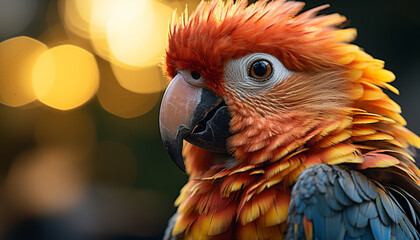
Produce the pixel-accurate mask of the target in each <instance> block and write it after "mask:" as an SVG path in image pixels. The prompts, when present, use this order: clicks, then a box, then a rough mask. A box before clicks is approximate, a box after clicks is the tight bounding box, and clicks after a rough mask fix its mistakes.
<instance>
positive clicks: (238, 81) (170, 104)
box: [160, 0, 420, 176]
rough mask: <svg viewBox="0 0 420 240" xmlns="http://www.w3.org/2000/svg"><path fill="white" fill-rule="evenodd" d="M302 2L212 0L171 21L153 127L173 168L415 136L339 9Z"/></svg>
mask: <svg viewBox="0 0 420 240" xmlns="http://www.w3.org/2000/svg"><path fill="white" fill-rule="evenodd" d="M303 6H304V3H302V2H294V1H258V2H256V3H255V4H252V5H249V6H247V1H245V0H240V1H236V3H234V2H233V1H227V2H224V1H216V0H213V1H210V2H202V3H201V4H200V5H199V6H198V8H197V9H196V11H195V12H194V13H193V14H192V15H191V16H188V14H187V13H184V14H183V15H182V16H181V17H180V19H179V21H174V23H172V25H171V29H170V34H169V43H168V46H167V49H166V54H165V56H164V61H163V68H164V71H165V73H166V75H167V76H169V78H171V79H172V80H171V82H170V84H169V86H168V88H167V90H166V92H165V94H164V97H163V100H162V103H161V110H160V130H161V136H162V139H163V142H164V145H165V147H166V149H167V151H168V153H169V155H170V156H171V158H172V160H173V161H174V162H175V163H176V165H177V166H178V167H179V168H180V169H181V170H183V171H185V170H187V172H188V173H189V174H190V175H191V174H192V175H195V174H198V173H200V174H204V175H208V176H210V175H214V174H216V173H218V172H219V171H221V170H223V169H228V168H230V169H234V168H236V169H238V168H240V167H244V166H245V167H247V166H248V167H252V168H255V167H257V166H262V165H264V164H271V163H274V162H279V161H281V160H282V159H284V158H285V157H286V156H288V155H289V156H290V154H296V153H298V152H299V151H306V153H309V155H311V156H317V157H314V158H310V159H309V160H308V159H305V160H306V164H307V165H311V164H315V163H327V164H339V163H348V162H350V163H358V164H361V163H363V158H362V157H361V156H362V155H363V154H364V153H366V152H368V151H369V149H370V150H371V149H372V148H383V149H389V148H392V149H393V150H398V151H400V150H401V151H402V152H405V150H403V149H402V148H404V147H407V146H408V145H409V144H411V145H414V146H416V147H418V146H420V139H419V138H418V136H417V135H415V134H413V133H412V132H410V131H409V130H407V129H406V128H405V127H404V126H403V125H405V124H406V122H405V120H404V119H403V118H402V117H401V115H400V112H401V109H400V107H399V106H398V104H396V103H395V102H394V101H393V100H391V99H390V98H389V97H388V96H387V95H386V94H385V93H384V92H383V91H382V88H385V89H388V90H390V91H392V92H394V93H396V94H398V90H397V89H396V88H394V87H393V86H391V85H390V84H389V82H391V81H393V80H394V79H395V76H394V74H393V73H392V72H390V71H388V70H385V69H383V67H384V62H383V61H381V60H377V59H374V58H373V57H372V56H370V55H369V54H367V53H365V52H364V51H363V50H362V49H360V48H359V47H358V46H356V45H352V44H349V42H350V41H352V40H354V38H355V37H356V30H355V29H353V28H348V29H341V28H339V26H342V25H343V24H344V23H345V22H346V18H345V17H343V16H341V15H339V14H330V15H319V14H318V12H319V11H320V10H322V9H324V8H326V7H328V5H324V6H320V7H317V8H314V9H311V10H308V11H306V12H304V13H299V12H300V11H301V10H302V8H303ZM384 134H385V135H386V136H385V135H384ZM365 135H366V136H365ZM361 136H365V137H361ZM367 136H369V137H367ZM377 143H380V144H379V145H380V146H378V144H377ZM375 144H376V145H375ZM391 145H392V146H391ZM331 147H334V148H335V149H338V150H336V151H338V152H341V154H338V153H337V152H334V151H333V150H331ZM340 147H343V149H340ZM306 153H305V154H306ZM307 155H308V154H307ZM353 156H356V158H354V157H353ZM355 159H356V160H355ZM186 162H188V163H187V164H185V163H186ZM304 162H305V161H301V163H304ZM185 166H186V167H185ZM410 166H411V165H410ZM185 168H187V169H185ZM297 172H298V170H297Z"/></svg>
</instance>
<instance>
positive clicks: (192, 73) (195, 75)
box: [191, 71, 201, 80]
mask: <svg viewBox="0 0 420 240" xmlns="http://www.w3.org/2000/svg"><path fill="white" fill-rule="evenodd" d="M191 77H192V78H193V79H195V80H198V79H200V78H201V74H200V73H199V72H196V71H192V72H191Z"/></svg>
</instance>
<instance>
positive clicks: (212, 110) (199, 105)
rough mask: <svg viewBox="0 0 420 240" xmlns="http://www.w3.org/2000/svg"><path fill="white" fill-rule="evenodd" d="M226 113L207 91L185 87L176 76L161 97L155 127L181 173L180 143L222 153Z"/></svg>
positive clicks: (219, 102) (227, 112) (181, 77)
mask: <svg viewBox="0 0 420 240" xmlns="http://www.w3.org/2000/svg"><path fill="white" fill-rule="evenodd" d="M230 119H231V117H230V113H229V110H228V108H227V106H226V105H225V104H224V102H223V100H222V99H221V98H219V97H218V96H216V95H215V94H214V93H213V92H211V91H210V90H209V89H207V88H202V87H199V86H194V85H192V84H190V83H188V82H187V81H186V80H185V78H184V75H183V74H179V73H178V74H177V75H176V76H175V77H174V78H173V79H172V81H171V83H170V84H169V86H168V88H167V89H166V91H165V94H164V95H163V99H162V103H161V107H160V115H159V127H160V133H161V137H162V141H163V144H164V146H165V148H166V150H167V151H168V153H169V155H170V157H171V159H172V160H173V161H174V162H175V164H176V165H177V166H178V167H179V168H180V169H181V170H182V171H183V172H185V165H184V160H183V157H182V146H183V140H184V139H185V140H187V141H188V142H190V143H191V144H193V145H195V146H197V147H200V148H203V149H206V150H209V151H212V152H226V151H227V150H226V139H227V138H228V137H229V136H230V135H231V134H230V132H229V122H230Z"/></svg>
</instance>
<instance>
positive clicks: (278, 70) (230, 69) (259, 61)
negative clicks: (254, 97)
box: [223, 52, 294, 93]
mask: <svg viewBox="0 0 420 240" xmlns="http://www.w3.org/2000/svg"><path fill="white" fill-rule="evenodd" d="M223 72H224V83H223V84H224V85H225V86H226V87H227V88H234V89H237V90H241V91H244V92H249V91H254V92H255V93H256V92H260V91H266V90H268V89H271V88H273V87H274V86H276V85H277V84H278V83H280V82H281V81H284V80H286V79H287V78H289V77H290V76H291V75H292V74H293V73H294V72H292V71H290V70H289V69H287V68H286V67H285V66H284V65H283V63H281V62H280V61H279V60H278V59H277V58H276V57H275V56H273V55H270V54H268V53H258V52H257V53H251V54H248V55H246V56H243V57H240V58H236V59H231V60H230V61H228V62H227V63H226V65H225V68H224V70H223Z"/></svg>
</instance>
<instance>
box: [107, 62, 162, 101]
mask: <svg viewBox="0 0 420 240" xmlns="http://www.w3.org/2000/svg"><path fill="white" fill-rule="evenodd" d="M112 71H113V72H114V74H115V77H116V78H117V80H118V82H119V84H120V85H121V86H122V87H124V88H126V89H128V90H130V91H132V92H136V93H142V94H148V93H157V92H160V91H163V90H164V89H165V88H166V86H167V83H168V82H169V81H168V79H167V78H166V77H164V76H163V74H162V70H161V69H160V68H159V67H158V66H156V65H155V66H149V67H129V66H120V65H115V64H112Z"/></svg>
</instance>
